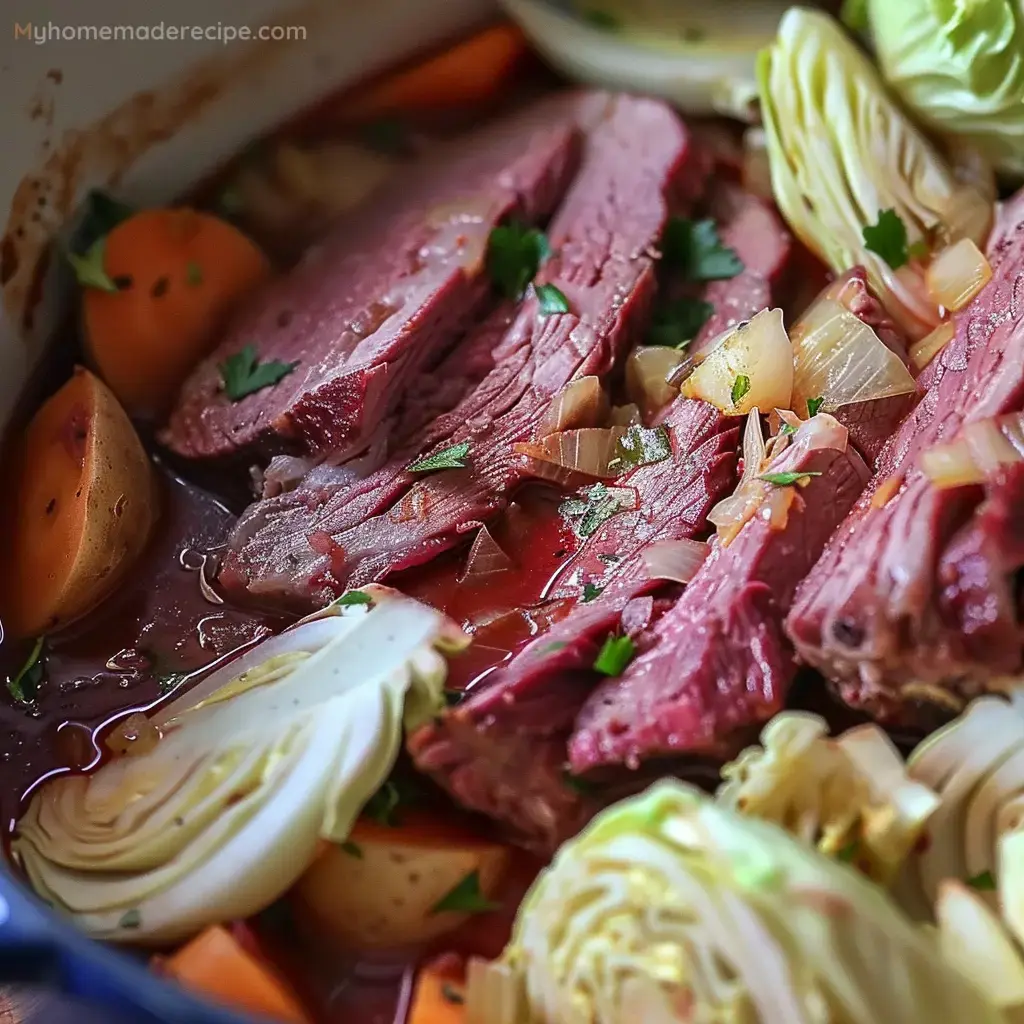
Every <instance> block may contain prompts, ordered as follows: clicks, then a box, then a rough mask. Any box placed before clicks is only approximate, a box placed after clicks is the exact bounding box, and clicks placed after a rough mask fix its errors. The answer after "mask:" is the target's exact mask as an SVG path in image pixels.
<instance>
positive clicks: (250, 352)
mask: <svg viewBox="0 0 1024 1024" xmlns="http://www.w3.org/2000/svg"><path fill="white" fill-rule="evenodd" d="M298 365H299V364H298V362H294V363H281V362H278V361H277V360H276V359H272V360H270V362H268V363H261V362H260V361H259V357H258V356H257V355H256V346H255V345H246V346H245V348H243V349H242V351H241V352H236V353H235V354H234V355H233V356H228V357H227V359H225V360H224V362H223V363H221V364H220V365H219V366H218V367H217V369H219V370H220V376H221V380H222V381H223V382H224V394H226V395H227V396H228V398H230V399H231V401H232V402H237V401H239V400H240V399H242V398H245V396H246V395H252V394H254V393H255V392H257V391H262V390H263V389H264V388H269V387H270V386H271V385H273V384H276V383H277V382H278V381H279V380H281V379H282V378H284V377H287V376H288V374H289V373H291V372H292V370H294V369H295V367H296V366H298Z"/></svg>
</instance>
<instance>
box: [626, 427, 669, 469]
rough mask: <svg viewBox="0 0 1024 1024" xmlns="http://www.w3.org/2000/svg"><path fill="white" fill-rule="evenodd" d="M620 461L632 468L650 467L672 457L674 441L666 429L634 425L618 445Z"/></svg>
mask: <svg viewBox="0 0 1024 1024" xmlns="http://www.w3.org/2000/svg"><path fill="white" fill-rule="evenodd" d="M617 453H618V457H619V460H621V462H622V463H624V464H625V465H626V466H629V467H630V468H634V467H636V466H650V465H652V464H653V463H655V462H664V460H665V459H668V458H671V457H672V441H671V439H670V438H669V436H668V429H667V428H666V427H644V426H641V425H640V424H639V423H634V424H633V425H632V426H631V427H630V428H629V429H628V430H627V431H626V433H625V434H623V435H622V437H620V438H619V443H618V445H617Z"/></svg>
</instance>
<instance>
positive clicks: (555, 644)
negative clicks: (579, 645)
mask: <svg viewBox="0 0 1024 1024" xmlns="http://www.w3.org/2000/svg"><path fill="white" fill-rule="evenodd" d="M568 646H569V645H568V644H567V643H566V642H565V641H564V640H552V641H551V643H549V644H545V645H544V646H543V647H541V648H540V649H539V650H538V651H537V653H538V654H539V655H541V656H542V657H543V656H544V655H546V654H557V653H558V652H559V651H564V650H565V649H566V647H568Z"/></svg>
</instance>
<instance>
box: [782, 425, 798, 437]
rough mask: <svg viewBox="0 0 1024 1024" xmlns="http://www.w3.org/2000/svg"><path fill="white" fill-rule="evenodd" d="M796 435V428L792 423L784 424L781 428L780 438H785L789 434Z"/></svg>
mask: <svg viewBox="0 0 1024 1024" xmlns="http://www.w3.org/2000/svg"><path fill="white" fill-rule="evenodd" d="M795 433H796V427H794V426H793V424H792V423H783V424H782V426H781V427H779V436H780V437H785V436H786V435H787V434H795Z"/></svg>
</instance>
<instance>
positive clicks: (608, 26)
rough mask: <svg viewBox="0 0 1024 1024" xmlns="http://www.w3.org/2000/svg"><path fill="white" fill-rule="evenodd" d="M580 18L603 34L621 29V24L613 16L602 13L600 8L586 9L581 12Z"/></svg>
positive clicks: (608, 13) (606, 12) (605, 12)
mask: <svg viewBox="0 0 1024 1024" xmlns="http://www.w3.org/2000/svg"><path fill="white" fill-rule="evenodd" d="M581 17H582V18H583V20H584V21H585V22H586V23H587V24H588V25H593V26H594V28H599V29H601V30H602V31H604V32H616V31H618V30H619V29H620V28H622V22H621V21H620V20H619V19H618V18H616V17H615V15H614V14H612V13H611V12H610V11H603V10H601V8H600V7H588V8H587V9H586V10H585V11H582V12H581Z"/></svg>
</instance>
